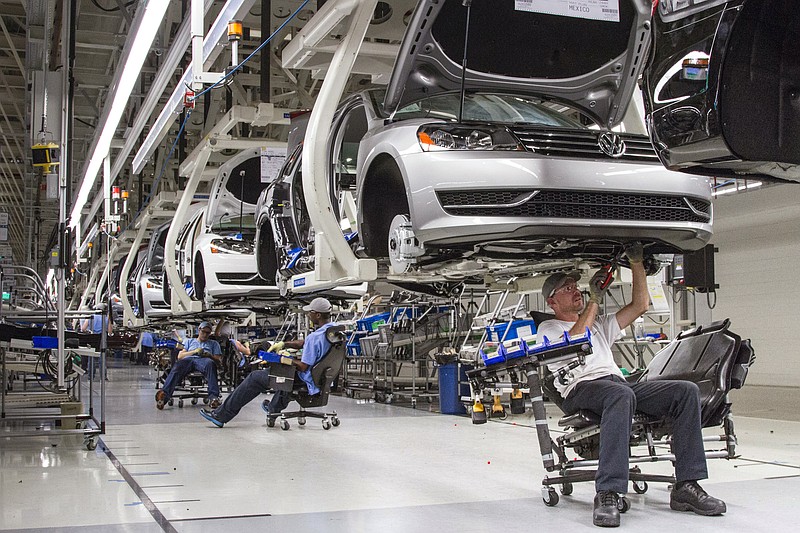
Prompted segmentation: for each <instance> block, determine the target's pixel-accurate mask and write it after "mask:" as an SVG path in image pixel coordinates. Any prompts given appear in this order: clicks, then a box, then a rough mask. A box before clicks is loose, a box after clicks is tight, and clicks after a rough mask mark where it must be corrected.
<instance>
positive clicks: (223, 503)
mask: <svg viewBox="0 0 800 533" xmlns="http://www.w3.org/2000/svg"><path fill="white" fill-rule="evenodd" d="M154 379H155V373H154V371H152V370H150V369H149V368H146V367H136V366H130V365H129V363H127V361H125V362H123V361H121V360H115V361H112V367H111V371H110V381H109V382H108V387H107V409H106V420H107V430H106V434H105V435H102V436H101V441H100V444H99V446H98V447H97V449H96V450H94V451H87V450H86V448H85V447H83V446H82V439H81V438H80V437H73V436H67V437H55V436H53V437H48V436H46V435H45V436H41V437H30V438H28V437H17V438H2V437H0V446H1V447H2V448H1V449H0V530H2V531H29V532H30V531H48V532H55V531H81V532H90V531H97V532H101V531H102V532H117V531H119V532H122V531H130V532H147V531H153V532H155V531H162V530H163V531H180V532H184V531H186V532H192V531H213V532H224V531H236V532H237V533H241V532H243V531H279V532H305V531H309V532H311V531H313V532H342V533H345V532H348V533H350V532H369V533H382V532H425V531H437V532H442V533H444V532H459V533H467V532H481V533H485V532H486V531H496V530H504V529H509V530H520V531H535V530H540V529H541V530H544V529H545V528H546V530H548V531H589V530H595V528H594V527H593V526H592V523H591V508H592V497H593V495H594V489H593V485H592V484H589V483H580V484H576V485H575V490H574V493H573V494H572V495H571V496H562V497H561V502H560V503H559V504H558V505H557V506H556V507H547V506H545V505H544V504H543V502H542V498H541V490H540V489H541V480H542V478H543V477H544V475H545V470H544V468H543V467H542V463H541V457H540V455H539V450H538V445H537V440H536V434H535V430H534V429H533V428H532V418H531V415H530V413H527V414H525V415H516V416H510V417H509V418H508V419H507V420H506V421H503V422H501V421H490V422H489V423H487V424H483V425H473V424H472V423H471V420H470V419H469V418H467V417H459V416H448V415H440V414H437V413H434V412H430V411H429V406H428V404H422V405H421V406H420V408H418V409H416V410H414V409H410V408H408V407H402V406H397V405H382V404H375V403H362V402H359V401H357V400H353V399H348V398H342V397H332V398H331V406H332V407H333V408H335V409H336V410H337V411H338V413H339V416H340V419H341V421H342V423H341V425H340V426H339V427H337V428H333V429H331V430H329V431H324V430H323V429H322V427H321V425H320V424H319V422H318V421H314V420H309V421H308V424H307V425H306V426H305V427H300V426H298V425H297V424H296V423H295V422H293V423H292V427H291V430H289V431H281V430H280V429H279V428H278V427H274V428H267V427H266V424H265V421H264V416H263V413H262V411H261V408H260V405H259V404H260V402H259V401H254V402H252V403H251V404H250V405H248V406H246V407H245V408H244V409H243V410H242V412H241V414H240V415H239V416H238V417H237V418H236V419H234V420H233V421H232V422H230V423H229V424H228V425H226V426H225V427H224V428H222V429H218V428H216V427H214V426H212V425H211V424H210V423H208V422H206V421H205V420H204V419H202V418H201V417H200V415H199V414H198V411H199V409H200V407H199V406H191V405H189V404H188V402H187V405H186V407H184V408H183V409H179V408H178V407H177V405H176V406H174V407H171V408H170V407H167V408H166V409H165V410H164V411H157V410H156V409H155V407H154V401H153V396H154V391H155V389H154V386H153V383H154ZM265 397H266V396H265ZM734 401H735V399H734ZM551 411H553V412H551V413H549V414H551V415H552V417H551V418H552V419H551V422H554V421H555V419H556V418H557V416H558V412H557V410H556V409H555V408H553V409H552V410H551ZM735 412H736V404H735V403H734V413H735ZM8 427H9V426H6V430H7V429H8ZM10 427H12V428H13V426H10ZM736 429H737V434H738V437H739V446H738V448H737V451H738V452H739V453H740V454H741V458H739V459H736V460H732V461H726V460H718V459H717V460H710V461H709V470H710V474H711V476H710V479H709V480H707V481H705V482H704V483H703V486H704V487H705V488H706V489H707V490H708V492H709V493H711V494H712V495H714V496H717V497H720V498H722V499H724V500H725V501H726V502H727V505H728V512H727V513H726V514H725V515H724V516H720V517H701V516H696V515H694V514H691V513H678V512H674V511H671V510H670V509H669V493H668V492H667V487H666V485H664V484H658V483H651V484H650V489H649V491H648V492H647V493H646V494H644V495H638V494H633V493H631V494H629V495H628V497H629V499H630V501H631V504H632V507H631V509H630V511H628V512H627V513H626V514H624V515H623V517H622V529H624V530H629V531H634V530H636V531H648V530H652V529H655V530H669V531H675V530H691V531H692V532H693V533H702V532H718V531H748V532H760V531H764V532H766V531H770V532H774V531H786V530H789V529H794V527H796V525H795V526H792V525H791V524H796V521H797V518H798V517H799V516H800V513H799V512H798V508H800V423H799V422H785V421H778V420H771V419H760V418H750V417H741V416H739V417H737V418H736ZM44 430H45V429H43V430H42V431H44ZM713 433H715V432H714V431H709V433H708V434H713ZM642 469H643V470H644V471H646V472H654V473H669V464H668V463H659V464H645V465H643V466H642Z"/></svg>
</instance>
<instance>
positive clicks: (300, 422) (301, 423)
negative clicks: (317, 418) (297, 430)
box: [297, 417, 306, 426]
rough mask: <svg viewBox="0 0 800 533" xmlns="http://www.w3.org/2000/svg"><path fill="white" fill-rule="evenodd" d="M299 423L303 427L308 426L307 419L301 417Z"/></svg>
mask: <svg viewBox="0 0 800 533" xmlns="http://www.w3.org/2000/svg"><path fill="white" fill-rule="evenodd" d="M297 423H298V424H300V425H301V426H305V425H306V419H305V418H303V417H300V418H298V419H297Z"/></svg>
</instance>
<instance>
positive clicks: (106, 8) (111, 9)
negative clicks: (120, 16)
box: [92, 0, 136, 13]
mask: <svg viewBox="0 0 800 533" xmlns="http://www.w3.org/2000/svg"><path fill="white" fill-rule="evenodd" d="M92 3H93V4H94V6H95V7H96V8H97V9H99V10H100V11H105V12H106V13H114V12H115V11H119V10H120V6H117V7H103V6H101V5H100V3H99V2H98V1H97V0H92ZM135 3H136V0H131V1H130V2H128V3H127V4H122V7H130V6H132V5H133V4H135Z"/></svg>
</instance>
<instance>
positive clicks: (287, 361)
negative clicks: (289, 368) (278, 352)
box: [281, 355, 294, 365]
mask: <svg viewBox="0 0 800 533" xmlns="http://www.w3.org/2000/svg"><path fill="white" fill-rule="evenodd" d="M293 362H294V359H292V358H291V357H286V356H285V355H282V356H281V364H282V365H291V364H292V363H293Z"/></svg>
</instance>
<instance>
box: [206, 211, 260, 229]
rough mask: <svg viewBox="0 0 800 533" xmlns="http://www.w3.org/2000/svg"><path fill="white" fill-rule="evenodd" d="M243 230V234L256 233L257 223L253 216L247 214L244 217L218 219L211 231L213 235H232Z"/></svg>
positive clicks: (226, 216)
mask: <svg viewBox="0 0 800 533" xmlns="http://www.w3.org/2000/svg"><path fill="white" fill-rule="evenodd" d="M240 228H241V229H242V232H243V233H254V232H255V230H256V223H255V220H254V219H253V214H252V213H250V214H245V215H243V216H241V217H240V216H238V215H236V216H228V215H225V216H222V217H220V218H219V219H217V220H216V221H215V222H214V224H213V225H212V226H211V231H212V232H213V233H220V234H223V233H230V232H232V231H233V232H238V231H239V229H240Z"/></svg>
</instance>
